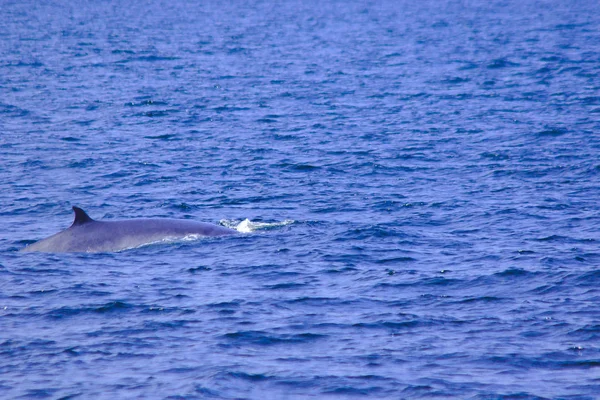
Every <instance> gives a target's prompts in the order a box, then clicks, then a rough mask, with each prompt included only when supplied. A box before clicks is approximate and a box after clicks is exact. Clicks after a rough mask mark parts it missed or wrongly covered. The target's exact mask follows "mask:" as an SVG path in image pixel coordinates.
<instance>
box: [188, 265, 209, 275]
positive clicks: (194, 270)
mask: <svg viewBox="0 0 600 400" xmlns="http://www.w3.org/2000/svg"><path fill="white" fill-rule="evenodd" d="M208 271H212V268H210V267H206V266H202V265H201V266H198V267H191V268H188V269H187V272H189V273H190V274H199V273H202V272H208Z"/></svg>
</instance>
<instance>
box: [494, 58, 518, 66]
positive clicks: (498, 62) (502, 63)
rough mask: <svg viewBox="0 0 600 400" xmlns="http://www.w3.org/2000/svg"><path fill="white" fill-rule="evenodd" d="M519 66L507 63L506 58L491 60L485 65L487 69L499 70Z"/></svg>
mask: <svg viewBox="0 0 600 400" xmlns="http://www.w3.org/2000/svg"><path fill="white" fill-rule="evenodd" d="M518 66H519V64H517V63H514V62H511V61H508V60H507V59H506V58H497V59H495V60H493V61H492V62H491V63H490V64H488V65H487V68H488V69H500V68H510V67H518Z"/></svg>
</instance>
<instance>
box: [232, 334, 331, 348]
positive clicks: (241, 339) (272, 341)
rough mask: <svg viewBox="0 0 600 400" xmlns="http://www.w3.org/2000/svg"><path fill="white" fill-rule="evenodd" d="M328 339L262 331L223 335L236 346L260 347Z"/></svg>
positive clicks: (320, 336)
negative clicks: (249, 345)
mask: <svg viewBox="0 0 600 400" xmlns="http://www.w3.org/2000/svg"><path fill="white" fill-rule="evenodd" d="M326 337H328V335H320V334H314V333H310V332H307V333H298V334H272V333H267V332H263V331H238V332H233V333H227V334H225V335H223V338H224V339H227V340H229V341H233V342H234V343H236V344H237V345H242V344H254V345H260V346H272V345H292V344H294V345H302V344H306V343H312V342H315V341H318V340H321V339H324V338H326Z"/></svg>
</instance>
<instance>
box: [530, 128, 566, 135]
mask: <svg viewBox="0 0 600 400" xmlns="http://www.w3.org/2000/svg"><path fill="white" fill-rule="evenodd" d="M567 132H568V131H567V130H566V129H565V128H557V127H554V128H552V127H547V128H546V129H545V130H543V131H540V132H538V133H537V135H538V136H540V137H544V136H548V137H555V136H562V135H564V134H566V133H567Z"/></svg>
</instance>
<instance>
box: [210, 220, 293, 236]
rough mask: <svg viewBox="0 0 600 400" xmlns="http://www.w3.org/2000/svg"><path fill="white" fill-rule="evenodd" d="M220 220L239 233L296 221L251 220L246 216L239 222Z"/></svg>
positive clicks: (277, 226) (267, 228) (272, 227)
mask: <svg viewBox="0 0 600 400" xmlns="http://www.w3.org/2000/svg"><path fill="white" fill-rule="evenodd" d="M220 222H221V225H223V226H226V227H228V228H231V229H235V230H236V231H238V232H240V233H251V232H256V231H259V230H269V229H275V228H279V227H282V226H286V225H290V224H293V223H294V222H296V221H293V220H290V219H286V220H285V221H282V222H253V221H250V220H249V219H248V218H246V219H245V220H243V221H241V222H239V221H228V220H221V221H220Z"/></svg>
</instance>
